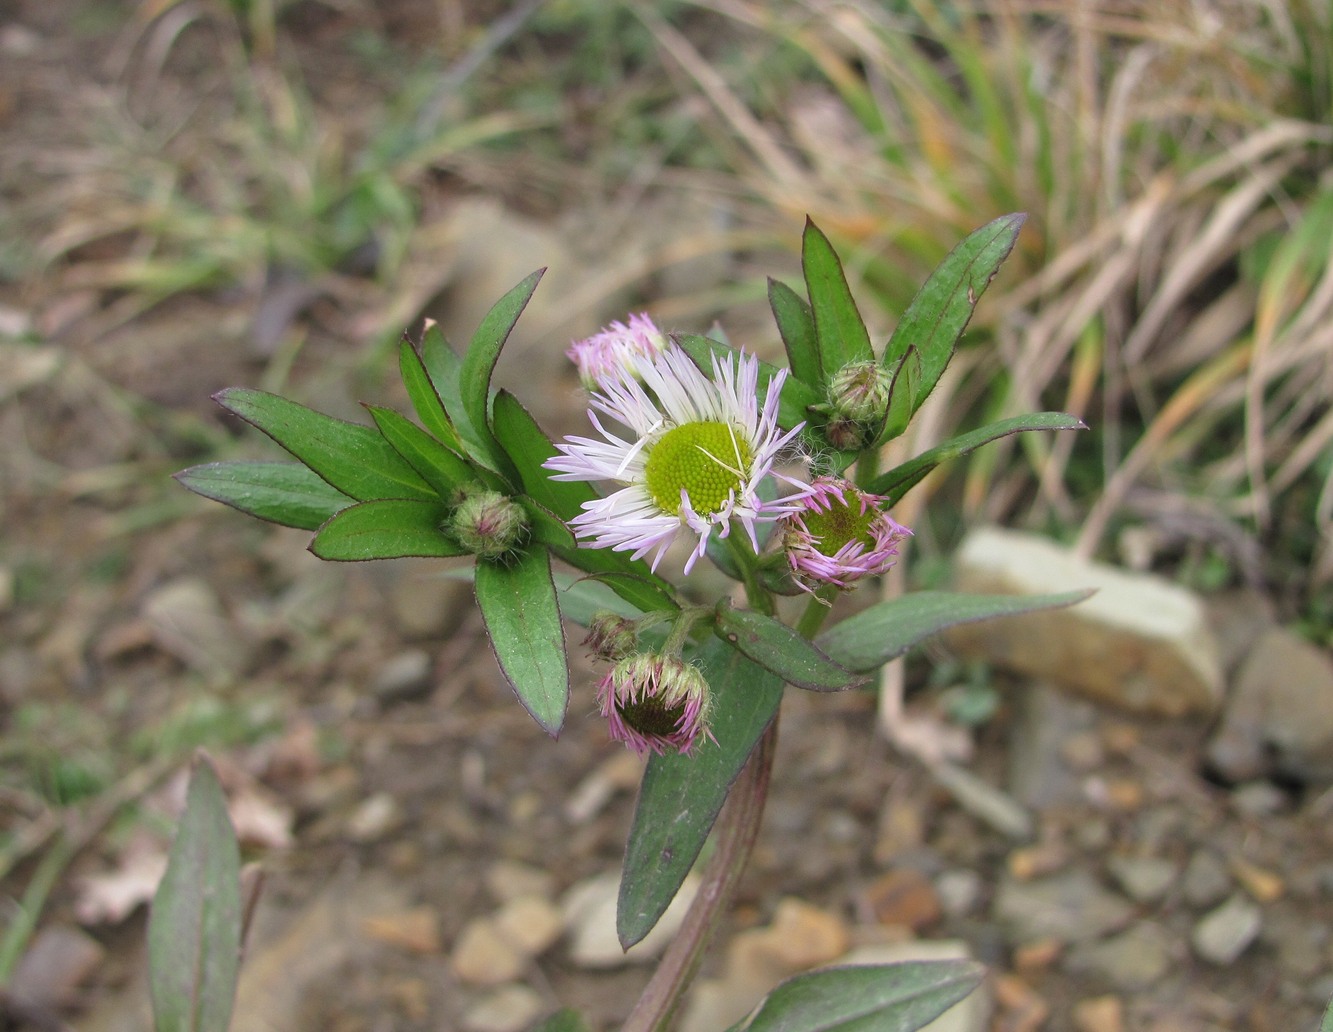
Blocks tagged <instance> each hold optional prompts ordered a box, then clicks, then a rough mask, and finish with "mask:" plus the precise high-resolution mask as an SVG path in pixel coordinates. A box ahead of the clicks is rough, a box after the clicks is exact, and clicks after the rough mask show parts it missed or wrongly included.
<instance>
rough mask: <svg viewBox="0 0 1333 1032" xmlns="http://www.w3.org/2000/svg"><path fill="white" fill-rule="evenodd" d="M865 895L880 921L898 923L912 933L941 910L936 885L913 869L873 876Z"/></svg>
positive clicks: (873, 912) (925, 925)
mask: <svg viewBox="0 0 1333 1032" xmlns="http://www.w3.org/2000/svg"><path fill="white" fill-rule="evenodd" d="M864 898H865V902H866V905H867V906H868V907H869V909H870V912H871V913H872V914H874V915H875V920H876V921H878V922H879V923H880V924H882V925H900V926H903V927H905V928H910V929H912V931H914V932H919V931H921V930H922V929H924V928H927V927H929V926H930V925H932V924H934V923H935V922H936V921H938V920H939V919H940V915H941V914H942V912H943V911H942V908H941V906H940V898H939V895H938V894H937V893H936V892H935V886H934V885H932V884H931V882H930V879H929V878H927V877H926V876H925V875H924V874H922V873H921V872H920V871H917V870H913V869H912V868H901V869H899V870H896V871H890V872H888V873H887V874H884V875H881V876H880V877H879V878H876V879H875V880H874V881H873V882H872V883H871V884H870V887H869V888H867V889H866V891H865V897H864Z"/></svg>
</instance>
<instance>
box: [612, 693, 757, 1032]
mask: <svg viewBox="0 0 1333 1032" xmlns="http://www.w3.org/2000/svg"><path fill="white" fill-rule="evenodd" d="M777 740H778V718H777V717H776V716H775V717H774V718H773V723H771V724H769V725H768V730H767V731H765V732H764V736H763V737H762V738H761V739H760V740H759V745H758V747H757V748H756V749H755V751H754V752H753V753H751V754H750V760H749V762H748V763H746V765H745V768H744V769H743V770H742V771H741V774H740V777H738V778H737V779H736V784H735V785H733V786H732V789H731V795H730V796H729V797H728V798H727V805H726V807H725V808H724V809H723V810H722V813H721V814H720V815H719V816H718V819H717V825H716V828H715V834H716V836H717V838H716V843H715V849H714V852H713V855H712V856H711V857H710V858H709V860H708V863H707V865H706V866H705V867H704V873H703V880H702V882H701V884H700V885H699V891H698V894H697V895H696V896H695V897H694V902H693V903H691V904H690V909H689V912H688V913H687V914H686V915H685V921H684V923H683V924H682V925H681V926H680V931H679V932H677V933H676V938H675V939H673V940H672V942H671V945H670V946H668V947H667V951H666V953H664V954H663V955H662V960H661V963H659V964H658V966H657V970H656V971H655V972H654V973H653V977H652V978H651V979H650V980H649V982H648V985H647V986H646V987H645V988H644V990H643V995H642V996H640V997H639V1002H638V1003H637V1004H635V1006H634V1010H633V1011H632V1012H631V1013H630V1016H629V1018H628V1019H627V1020H626V1022H625V1025H624V1028H623V1029H622V1032H665V1030H666V1029H667V1028H669V1027H670V1023H671V1020H672V1018H673V1017H674V1016H675V1013H676V1009H677V1008H678V1007H679V1005H680V999H681V996H682V995H683V994H684V992H685V989H686V988H687V987H688V986H689V984H690V981H691V980H692V979H693V978H694V974H695V972H696V971H697V970H698V969H699V962H700V961H701V960H703V952H704V949H705V948H706V947H707V945H708V940H709V939H710V938H711V937H712V934H713V931H714V930H715V929H716V928H717V925H718V922H719V921H720V920H721V919H722V917H723V915H724V914H726V912H727V909H728V907H729V906H730V904H731V900H732V897H733V896H734V895H735V893H736V886H737V885H738V884H739V883H740V879H741V874H742V872H743V871H744V870H745V864H746V862H747V861H748V860H749V859H750V851H751V850H752V849H753V848H754V841H755V837H756V836H757V835H758V834H759V822H760V820H761V819H762V817H763V815H764V803H765V801H766V800H767V798H768V780H769V775H770V774H771V772H772V770H773V755H774V753H775V752H776V751H777Z"/></svg>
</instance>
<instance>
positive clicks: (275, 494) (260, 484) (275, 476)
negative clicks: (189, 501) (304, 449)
mask: <svg viewBox="0 0 1333 1032" xmlns="http://www.w3.org/2000/svg"><path fill="white" fill-rule="evenodd" d="M175 477H176V479H177V480H178V481H180V482H181V484H183V485H184V486H185V487H188V488H189V489H190V490H191V491H193V492H194V493H195V494H200V495H203V496H204V497H205V498H211V499H213V501H215V502H221V503H222V504H223V505H230V506H231V507H232V508H233V509H239V510H240V511H241V512H244V513H249V514H250V515H251V516H258V517H259V518H260V519H261V520H268V521H270V522H271V523H280V524H282V526H284V527H296V528H297V529H298V530H315V529H317V528H318V527H319V525H320V524H322V523H323V522H324V521H325V520H327V519H328V518H329V517H330V516H332V515H333V514H334V513H336V512H338V511H339V510H340V509H345V508H347V506H349V505H351V504H352V503H353V502H355V501H356V499H355V498H352V497H351V496H349V495H345V494H343V493H342V492H341V491H339V490H338V489H337V488H336V487H330V486H329V484H328V483H326V482H325V481H324V480H322V479H321V478H320V476H319V474H317V473H315V472H314V471H312V470H310V469H308V468H307V467H305V466H302V465H301V464H300V463H299V462H208V463H205V464H204V465H202V466H191V467H190V468H189V469H183V470H181V471H180V472H179V473H177V474H175Z"/></svg>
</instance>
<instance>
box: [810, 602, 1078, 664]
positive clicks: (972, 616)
mask: <svg viewBox="0 0 1333 1032" xmlns="http://www.w3.org/2000/svg"><path fill="white" fill-rule="evenodd" d="M1090 594H1091V592H1090V591H1067V592H1064V593H1063V594H1059V595H959V594H954V593H951V592H946V591H916V592H913V593H912V594H910V595H906V596H904V597H902V598H896V599H894V600H892V601H891V602H880V603H877V604H876V605H873V606H871V607H870V608H869V609H864V610H862V611H861V612H859V613H857V614H856V615H855V616H850V617H848V618H847V619H846V620H844V621H842V623H840V624H838V625H837V626H836V627H833V628H832V629H830V630H828V631H825V632H824V633H823V634H821V635H820V636H819V637H818V638H816V639H815V643H816V644H817V645H818V646H819V647H820V648H821V649H823V650H824V652H825V653H826V654H827V655H828V656H829V657H830V658H831V659H833V660H834V662H837V663H841V664H842V665H843V666H845V667H846V668H847V669H848V670H856V671H867V672H868V671H871V670H874V669H876V668H877V667H879V666H882V665H883V664H884V663H887V662H888V661H889V660H891V659H895V658H897V657H898V656H901V655H902V654H903V653H904V652H906V651H907V650H908V649H910V648H911V647H912V646H913V645H915V644H917V643H918V642H920V641H922V640H924V639H925V638H929V637H930V636H931V635H932V634H937V633H938V632H940V631H942V630H944V629H946V628H948V627H954V626H956V625H958V624H965V623H975V622H976V621H978V620H991V619H994V618H995V617H997V616H1016V615H1018V614H1020V613H1031V612H1035V611H1036V610H1038V609H1059V608H1060V607H1062V606H1072V605H1073V604H1074V603H1075V602H1082V601H1083V600H1084V599H1085V598H1087V597H1088V596H1089V595H1090Z"/></svg>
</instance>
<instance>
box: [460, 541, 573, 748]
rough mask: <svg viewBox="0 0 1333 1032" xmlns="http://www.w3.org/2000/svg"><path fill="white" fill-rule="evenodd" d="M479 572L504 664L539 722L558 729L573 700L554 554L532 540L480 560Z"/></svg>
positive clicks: (481, 601)
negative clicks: (505, 557) (503, 556)
mask: <svg viewBox="0 0 1333 1032" xmlns="http://www.w3.org/2000/svg"><path fill="white" fill-rule="evenodd" d="M475 577H476V580H475V584H476V589H477V605H479V606H480V607H481V616H482V619H483V620H484V621H485V622H486V632H487V634H488V635H489V636H490V639H491V648H492V649H493V650H494V651H495V658H496V659H497V660H499V663H500V670H501V671H502V672H503V673H504V675H505V679H506V680H507V681H508V682H509V684H510V685H511V686H512V687H513V689H514V693H515V694H516V695H517V696H518V701H519V702H521V703H522V704H523V706H524V708H525V709H527V711H528V712H529V713H531V714H532V716H533V718H534V719H535V720H536V721H537V723H538V724H540V725H541V726H542V727H543V728H544V729H545V730H546V732H547V733H548V734H551V735H555V734H558V733H559V731H560V726H561V724H563V723H564V720H565V708H566V706H567V705H568V704H569V666H568V664H567V663H566V661H565V629H564V627H563V626H562V625H561V623H560V607H559V606H558V605H557V604H556V596H555V583H554V582H553V581H552V580H551V558H550V555H549V554H548V553H547V551H546V549H544V548H542V547H540V546H539V545H535V544H534V545H531V546H529V547H528V548H527V549H526V550H525V551H523V552H518V553H515V555H514V556H513V557H511V558H510V560H509V561H507V562H504V563H499V562H490V561H486V560H478V561H477V571H476V575H475Z"/></svg>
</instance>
